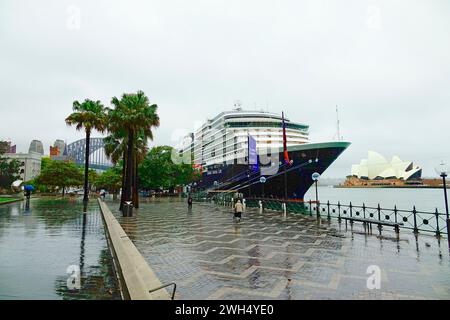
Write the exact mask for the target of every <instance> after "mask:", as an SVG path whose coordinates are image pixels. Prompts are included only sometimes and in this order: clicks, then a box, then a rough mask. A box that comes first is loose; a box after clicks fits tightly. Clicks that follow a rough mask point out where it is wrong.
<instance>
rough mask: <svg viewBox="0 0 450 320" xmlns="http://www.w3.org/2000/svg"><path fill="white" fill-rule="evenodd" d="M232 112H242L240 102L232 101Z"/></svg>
mask: <svg viewBox="0 0 450 320" xmlns="http://www.w3.org/2000/svg"><path fill="white" fill-rule="evenodd" d="M234 110H236V111H242V102H241V100H234Z"/></svg>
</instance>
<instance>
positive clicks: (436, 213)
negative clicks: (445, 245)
mask: <svg viewBox="0 0 450 320" xmlns="http://www.w3.org/2000/svg"><path fill="white" fill-rule="evenodd" d="M434 214H435V216H436V237H440V236H441V229H440V228H439V211H438V209H437V208H436V211H435V213H434Z"/></svg>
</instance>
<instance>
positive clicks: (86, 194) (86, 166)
mask: <svg viewBox="0 0 450 320" xmlns="http://www.w3.org/2000/svg"><path fill="white" fill-rule="evenodd" d="M90 146H91V132H90V131H89V130H86V150H85V156H84V197H83V202H87V201H89V190H88V187H89V151H90Z"/></svg>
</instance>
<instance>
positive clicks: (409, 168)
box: [351, 151, 422, 180]
mask: <svg viewBox="0 0 450 320" xmlns="http://www.w3.org/2000/svg"><path fill="white" fill-rule="evenodd" d="M351 174H352V176H355V177H358V178H360V179H370V180H373V179H389V178H396V179H403V180H409V179H412V178H420V176H421V174H422V169H421V168H420V167H414V165H413V162H411V161H402V160H401V159H400V158H399V157H398V156H394V157H392V160H391V161H390V162H388V161H387V160H386V158H385V157H383V156H382V155H381V154H379V153H378V152H375V151H369V152H368V156H367V159H363V160H361V162H360V164H359V165H358V164H356V165H352V173H351Z"/></svg>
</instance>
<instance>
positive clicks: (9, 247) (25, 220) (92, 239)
mask: <svg viewBox="0 0 450 320" xmlns="http://www.w3.org/2000/svg"><path fill="white" fill-rule="evenodd" d="M82 209H83V207H82V204H81V202H79V201H76V200H74V199H64V200H56V199H51V198H49V199H44V198H42V199H32V200H31V203H30V205H29V206H27V205H26V203H25V202H18V203H13V204H9V205H2V206H0V255H1V259H0V300H1V299H120V293H119V291H118V287H117V283H116V279H115V276H114V274H113V270H112V261H111V256H110V254H109V250H108V247H107V244H106V240H105V235H104V230H103V223H102V219H101V216H100V210H99V208H98V204H97V202H96V201H95V200H92V201H91V202H90V204H89V207H88V212H87V214H86V215H83V211H82ZM71 265H74V266H78V267H79V268H80V273H81V277H80V278H81V289H76V288H75V289H68V287H67V280H68V278H69V276H70V274H68V273H66V270H67V268H68V267H69V266H71Z"/></svg>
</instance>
